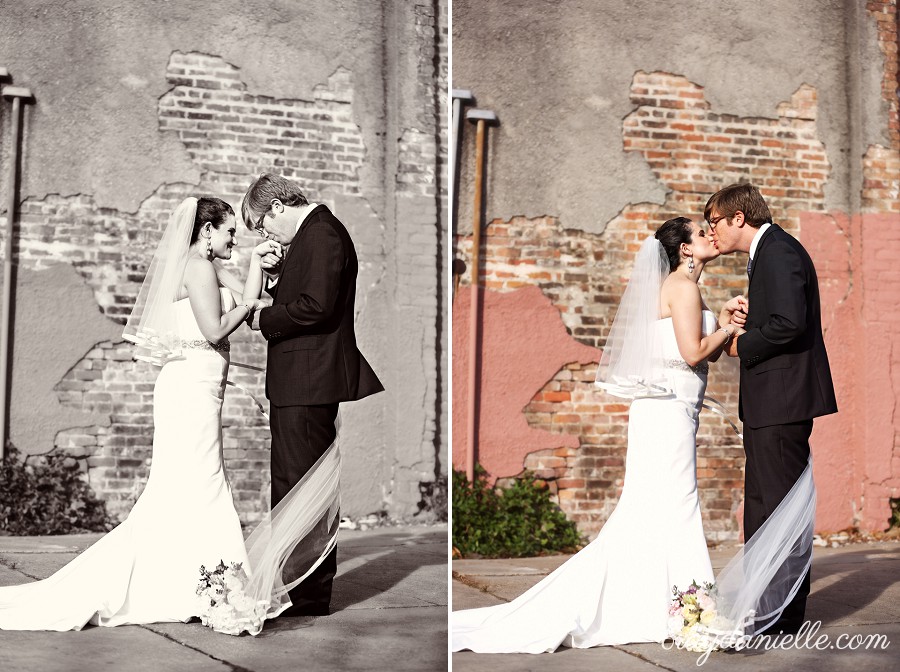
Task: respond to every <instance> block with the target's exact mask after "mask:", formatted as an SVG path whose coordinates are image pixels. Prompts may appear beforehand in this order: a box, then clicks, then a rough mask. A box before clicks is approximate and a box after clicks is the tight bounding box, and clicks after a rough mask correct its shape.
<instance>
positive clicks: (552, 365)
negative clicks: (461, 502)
mask: <svg viewBox="0 0 900 672" xmlns="http://www.w3.org/2000/svg"><path fill="white" fill-rule="evenodd" d="M479 291H480V292H481V296H482V311H481V312H482V322H481V330H482V331H481V343H480V352H481V356H480V360H481V361H480V389H479V398H480V405H479V422H478V427H477V442H478V447H479V448H478V451H477V454H476V461H477V462H479V463H480V464H481V465H482V466H483V467H484V468H485V469H486V470H487V472H488V474H489V475H490V476H491V480H492V481H493V480H494V479H496V478H499V477H505V476H514V475H516V474H519V473H521V472H522V469H523V462H524V461H525V456H526V455H527V454H528V453H531V452H534V451H536V450H543V449H545V448H556V447H566V446H568V447H578V444H579V441H578V436H575V435H571V434H551V433H550V432H546V431H543V430H539V429H533V428H531V427H529V426H528V422H527V421H526V419H525V415H524V413H523V412H522V411H523V409H524V408H525V406H526V405H527V404H528V402H530V401H531V399H532V397H533V396H534V394H535V393H536V392H537V391H538V390H540V389H541V388H542V387H543V386H544V385H545V384H546V382H547V381H548V380H550V379H551V378H553V376H554V375H555V374H556V373H557V371H559V370H560V369H561V368H563V366H565V365H566V364H567V363H569V362H581V363H588V362H597V361H599V359H600V351H599V350H597V349H596V348H591V347H588V346H586V345H582V344H581V343H579V342H578V341H576V340H575V339H573V338H572V337H571V336H569V334H568V332H567V331H566V328H565V326H564V325H563V323H562V319H561V318H560V316H559V310H557V309H556V308H555V307H554V306H553V304H552V303H551V302H550V299H548V298H547V297H545V296H544V294H543V293H542V292H541V290H540V288H538V287H533V286H532V287H525V288H523V289H519V290H516V291H514V292H506V293H500V292H492V291H489V290H484V289H480V290H479ZM471 297H472V292H471V288H470V287H463V288H461V289H460V290H459V292H458V293H457V295H456V297H455V298H454V301H453V466H454V468H456V469H465V464H466V450H467V446H466V427H467V425H466V420H467V417H468V402H467V400H468V371H469V329H470V326H469V324H470V315H471V306H472V299H471Z"/></svg>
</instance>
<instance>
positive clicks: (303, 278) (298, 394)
mask: <svg viewBox="0 0 900 672" xmlns="http://www.w3.org/2000/svg"><path fill="white" fill-rule="evenodd" d="M358 271H359V263H358V261H357V258H356V250H355V249H354V247H353V241H352V240H351V239H350V234H349V233H347V229H346V228H344V225H343V224H341V222H340V221H338V219H337V217H335V216H334V215H333V214H331V211H330V210H329V209H328V208H327V207H325V206H324V205H319V206H316V207H315V208H314V209H313V210H312V212H310V213H309V214H308V215H307V217H306V219H305V220H304V221H303V223H302V224H301V225H300V228H299V230H298V231H297V233H296V235H295V236H294V240H293V241H292V242H291V245H290V247H289V248H288V251H287V254H286V256H285V258H284V261H283V262H282V267H281V271H280V274H279V277H278V282H277V283H276V284H275V286H274V287H273V288H272V289H270V290H269V291H270V293H271V294H272V297H273V303H272V306H271V307H269V308H264V309H263V310H262V311H261V312H260V315H259V328H260V331H261V332H262V334H263V336H264V337H265V338H266V340H267V341H268V342H269V350H268V365H267V368H266V397H267V398H268V399H269V401H271V402H272V405H273V406H279V407H280V406H310V405H321V404H332V403H337V402H341V401H355V400H356V399H362V398H363V397H367V396H369V395H370V394H375V393H376V392H381V391H382V390H384V387H383V386H382V385H381V383H380V382H379V380H378V377H377V376H376V375H375V372H374V371H373V370H372V367H371V366H369V363H368V362H367V361H366V359H365V357H363V356H362V353H360V351H359V349H358V348H357V347H356V332H355V330H354V326H353V318H354V306H355V303H356V276H357V273H358Z"/></svg>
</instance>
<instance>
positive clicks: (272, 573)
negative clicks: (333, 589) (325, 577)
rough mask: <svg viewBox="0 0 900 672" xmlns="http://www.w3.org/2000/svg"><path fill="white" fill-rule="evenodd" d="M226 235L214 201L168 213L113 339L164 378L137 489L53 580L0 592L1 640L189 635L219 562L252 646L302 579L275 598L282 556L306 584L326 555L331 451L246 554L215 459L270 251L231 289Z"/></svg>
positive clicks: (264, 249)
mask: <svg viewBox="0 0 900 672" xmlns="http://www.w3.org/2000/svg"><path fill="white" fill-rule="evenodd" d="M234 235H235V218H234V211H233V210H232V208H231V206H229V205H228V204H227V203H225V201H222V200H220V199H217V198H200V199H196V198H188V199H186V200H185V201H184V202H183V203H182V204H181V205H180V206H179V207H178V208H177V209H176V211H175V212H174V213H173V215H172V218H171V220H170V223H169V226H168V228H167V229H166V232H165V233H164V235H163V239H162V241H161V243H160V245H159V248H158V249H157V252H156V255H155V256H154V258H153V261H152V262H151V265H150V269H149V271H148V274H147V278H146V280H145V281H144V285H143V287H142V289H141V292H140V294H139V296H138V299H137V302H136V304H135V309H134V312H133V313H132V315H131V317H130V318H129V320H128V323H127V325H126V328H125V332H124V337H125V338H126V339H128V340H129V341H131V342H133V343H134V344H135V346H136V351H135V357H136V358H137V359H141V360H144V361H148V362H151V363H153V364H155V365H158V366H162V370H161V371H160V373H159V376H158V378H157V381H156V386H155V388H154V395H153V403H154V407H153V421H154V435H153V463H152V468H151V470H150V476H149V479H148V481H147V484H146V486H145V488H144V491H143V493H142V494H141V496H140V498H139V499H138V501H137V502H136V503H135V505H134V507H133V509H132V510H131V512H130V514H129V515H128V518H127V519H126V520H125V521H124V522H122V523H121V524H120V525H119V526H117V527H116V528H115V529H113V530H112V531H111V532H110V533H109V534H107V535H105V536H104V537H102V538H101V539H100V540H98V541H97V542H96V543H95V544H94V545H92V546H91V547H90V548H88V549H87V550H85V551H84V552H83V553H82V554H81V555H79V556H78V557H76V558H75V559H74V560H72V562H70V563H69V564H67V565H66V566H65V567H63V568H62V569H60V570H59V571H58V572H56V573H55V574H53V575H52V576H50V577H49V578H47V579H45V580H43V581H36V582H34V583H27V584H24V585H20V586H10V587H2V588H0V629H3V630H58V631H61V630H79V629H81V628H82V627H83V626H85V625H86V624H88V623H91V624H94V625H101V626H116V625H124V624H129V623H132V624H133V623H152V622H163V621H183V622H186V621H188V620H189V619H191V618H192V617H195V616H199V615H201V609H200V602H199V599H198V597H197V594H196V589H197V585H198V580H199V578H200V573H199V569H200V566H201V565H205V566H206V567H207V568H214V567H216V565H218V564H219V562H220V561H221V560H224V561H225V563H226V564H230V563H241V564H242V566H243V567H244V569H245V570H246V571H247V572H248V573H249V574H251V579H250V582H249V585H248V586H247V587H246V593H247V595H248V596H250V598H251V602H252V603H253V605H254V607H255V606H256V605H257V604H260V605H262V607H261V612H257V613H261V614H262V618H261V619H260V618H253V617H252V615H251V617H249V618H248V623H251V625H248V626H247V627H245V628H244V629H246V630H248V631H250V632H251V633H252V634H256V633H257V632H259V630H260V629H261V627H262V620H264V619H265V618H271V617H273V616H276V615H277V614H278V613H280V612H281V611H282V610H283V609H284V608H286V607H287V606H289V605H290V602H289V601H288V600H287V598H286V590H287V589H288V588H290V587H293V586H295V585H297V584H298V583H299V582H300V581H301V580H302V578H303V576H305V574H303V575H302V576H292V577H289V578H288V577H286V578H285V580H284V582H287V583H288V586H285V585H284V582H283V581H282V569H283V567H284V564H285V560H286V558H287V557H288V556H289V555H290V554H291V552H292V551H297V552H295V553H294V556H293V557H292V558H291V561H292V564H293V563H296V562H299V563H300V565H301V566H302V567H303V568H304V569H308V570H310V571H311V568H312V567H314V566H315V565H316V564H317V563H318V562H320V560H321V558H322V557H324V556H325V555H326V554H327V553H328V551H330V549H331V547H332V546H333V543H334V536H335V534H336V523H337V521H336V519H335V518H336V514H337V511H338V493H337V484H338V483H337V482H338V472H339V457H338V453H337V445H336V443H335V445H333V446H332V448H331V449H329V451H327V452H326V454H325V455H324V456H323V458H322V459H321V460H320V461H319V463H317V465H316V467H314V468H313V470H311V471H310V473H309V474H308V475H307V477H306V478H305V479H304V480H303V481H301V482H300V483H298V485H297V486H296V487H295V488H294V490H292V491H291V493H289V495H288V497H286V498H285V500H284V501H282V502H281V503H280V504H279V506H278V507H277V510H276V511H273V512H272V514H271V515H270V517H269V518H267V519H266V520H265V521H263V523H262V524H260V526H259V527H258V528H257V530H256V531H255V532H254V533H253V535H252V536H251V538H250V539H248V541H247V544H246V545H245V542H244V538H243V535H242V532H241V525H240V521H239V519H238V515H237V512H236V511H235V508H234V503H233V500H232V492H231V487H230V485H229V483H228V479H227V476H226V473H225V470H224V460H223V453H222V424H221V414H222V402H223V398H224V391H225V383H226V377H227V374H228V367H229V362H230V358H229V349H230V346H229V342H228V336H229V334H231V333H232V332H234V331H235V330H236V329H237V328H238V327H239V326H240V325H241V324H242V323H243V322H244V321H245V320H246V319H247V317H248V316H249V315H250V314H252V312H253V311H254V310H255V309H256V308H257V307H258V306H260V305H263V304H262V302H261V301H259V296H260V293H261V288H262V262H261V259H262V258H263V257H264V256H265V255H267V254H274V255H276V256H277V255H280V254H281V248H280V246H279V245H278V244H277V243H275V242H273V241H265V242H263V243H261V244H260V245H258V246H257V247H256V248H255V249H254V250H253V252H252V254H251V261H250V268H249V271H248V279H247V282H246V284H245V285H243V286H242V285H241V283H240V282H239V281H237V279H236V278H235V277H234V276H232V275H230V274H229V273H228V272H227V271H225V270H224V269H222V268H220V267H219V266H218V263H216V264H214V263H213V262H214V261H215V260H218V259H228V258H230V257H231V248H232V247H233V246H234V245H235V244H236V243H235V238H234ZM236 304H237V305H236ZM323 520H324V521H325V524H324V525H321V524H320V523H321V522H322V521H323ZM323 530H324V531H326V532H323ZM301 540H302V541H304V545H303V547H301V549H299V550H298V549H296V546H297V545H298V544H299V543H300V542H301ZM300 551H302V552H300ZM301 557H305V564H304V562H303V561H302V560H298V558H301ZM306 573H308V571H307V572H306Z"/></svg>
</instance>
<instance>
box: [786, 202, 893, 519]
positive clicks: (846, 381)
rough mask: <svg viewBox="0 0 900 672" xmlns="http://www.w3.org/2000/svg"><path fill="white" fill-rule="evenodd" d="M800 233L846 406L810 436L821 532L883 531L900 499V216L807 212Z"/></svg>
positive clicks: (836, 380)
mask: <svg viewBox="0 0 900 672" xmlns="http://www.w3.org/2000/svg"><path fill="white" fill-rule="evenodd" d="M800 230H801V236H800V237H801V240H802V242H803V244H804V245H805V246H806V248H807V249H808V250H809V252H810V254H811V256H812V257H813V260H814V261H815V264H816V269H817V271H818V274H819V288H820V290H821V299H822V319H823V327H824V329H825V343H826V346H827V348H828V356H829V360H830V363H831V370H832V376H833V378H834V383H835V390H836V392H837V398H838V407H839V412H838V413H837V415H833V416H828V417H825V418H820V419H818V420H816V423H815V429H814V431H813V436H812V439H811V443H812V448H813V457H814V464H815V479H816V486H817V488H818V492H819V497H818V511H817V517H816V526H817V528H818V529H819V530H822V531H830V530H839V529H843V528H846V527H850V526H859V527H861V528H862V529H866V530H872V531H874V530H883V529H885V528H886V527H887V524H888V520H889V519H890V516H891V511H890V503H889V500H890V499H891V498H894V497H900V428H898V422H897V410H898V409H897V404H898V399H900V345H898V343H900V341H898V339H897V334H898V333H900V313H898V312H897V308H898V306H900V216H898V215H896V214H883V213H882V214H864V215H857V216H854V217H847V216H846V215H843V214H838V213H831V214H822V213H807V214H804V215H802V216H801V226H800Z"/></svg>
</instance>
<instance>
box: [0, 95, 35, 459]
mask: <svg viewBox="0 0 900 672" xmlns="http://www.w3.org/2000/svg"><path fill="white" fill-rule="evenodd" d="M0 94H2V96H3V97H4V98H5V99H7V100H12V134H11V135H12V138H11V140H12V145H11V147H10V153H9V157H10V158H9V187H8V190H7V199H8V200H7V201H6V240H5V243H4V246H3V302H2V303H3V310H2V314H0V459H2V458H3V456H4V454H5V452H6V441H7V439H8V438H9V429H8V425H9V395H8V394H7V389H8V386H9V368H10V367H9V341H10V338H11V335H10V333H9V326H10V318H11V316H12V296H13V286H12V271H13V230H14V228H15V227H14V224H15V216H16V206H17V205H18V189H17V186H18V184H17V177H18V169H19V140H20V136H21V133H22V124H21V121H22V101H23V100H29V99H31V97H32V96H31V91H29V90H28V89H25V88H22V87H19V86H4V87H3V89H2V91H0Z"/></svg>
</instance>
